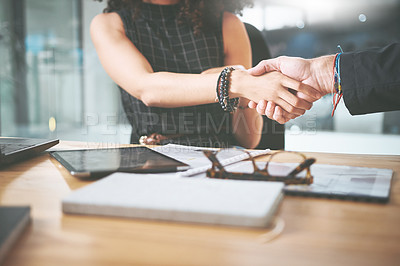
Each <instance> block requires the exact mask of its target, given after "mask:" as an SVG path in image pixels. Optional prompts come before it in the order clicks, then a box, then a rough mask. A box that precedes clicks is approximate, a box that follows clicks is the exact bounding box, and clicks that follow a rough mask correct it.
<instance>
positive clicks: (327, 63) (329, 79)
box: [311, 55, 335, 95]
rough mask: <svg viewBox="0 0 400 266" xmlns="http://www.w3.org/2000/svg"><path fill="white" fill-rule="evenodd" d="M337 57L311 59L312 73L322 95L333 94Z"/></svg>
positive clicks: (328, 56)
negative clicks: (334, 69)
mask: <svg viewBox="0 0 400 266" xmlns="http://www.w3.org/2000/svg"><path fill="white" fill-rule="evenodd" d="M334 64H335V55H327V56H321V57H318V58H315V59H311V73H314V78H315V81H316V82H317V84H318V89H319V91H320V92H321V94H322V95H326V94H329V93H333V78H334V77H333V67H334Z"/></svg>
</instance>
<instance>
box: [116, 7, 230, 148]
mask: <svg viewBox="0 0 400 266" xmlns="http://www.w3.org/2000/svg"><path fill="white" fill-rule="evenodd" d="M117 13H118V14H119V16H120V17H121V19H122V21H123V23H124V28H125V33H126V35H127V37H128V38H129V39H130V40H131V41H132V43H133V44H134V45H135V46H136V48H137V49H138V50H139V51H140V52H141V53H142V54H143V55H144V57H145V58H146V59H147V60H148V61H149V63H150V65H151V66H152V68H153V70H154V72H159V71H167V72H175V73H191V74H199V73H201V72H202V71H204V70H207V69H210V68H213V67H220V66H223V65H224V45H223V37H222V18H221V19H219V20H218V23H217V24H216V25H215V27H213V29H211V30H207V31H204V32H201V33H200V34H197V35H195V34H194V32H193V27H192V26H191V23H180V22H179V19H178V13H179V4H178V5H154V4H147V3H143V4H142V6H141V9H140V12H139V14H138V15H137V16H136V17H135V18H134V19H133V11H132V10H121V11H118V12H117ZM187 85H188V86H190V85H191V84H187ZM191 97H196V95H191ZM121 98H122V104H123V107H124V110H125V113H126V115H127V118H128V120H129V122H130V123H131V125H132V135H131V143H138V140H139V138H140V136H142V135H147V136H148V135H150V134H152V133H159V134H162V135H171V136H172V137H171V138H170V139H168V140H165V141H163V142H162V144H165V143H176V144H184V145H195V146H208V147H227V146H231V145H235V142H234V138H233V136H232V133H231V127H232V126H231V116H230V114H229V113H226V112H223V111H222V109H221V106H220V105H219V104H218V103H212V104H205V105H197V106H188V107H179V108H159V107H148V106H146V105H145V104H144V103H143V102H142V101H140V100H139V99H137V98H135V97H133V96H131V95H130V94H128V93H127V92H126V91H125V90H123V89H122V88H121Z"/></svg>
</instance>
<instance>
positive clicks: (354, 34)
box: [0, 0, 400, 154]
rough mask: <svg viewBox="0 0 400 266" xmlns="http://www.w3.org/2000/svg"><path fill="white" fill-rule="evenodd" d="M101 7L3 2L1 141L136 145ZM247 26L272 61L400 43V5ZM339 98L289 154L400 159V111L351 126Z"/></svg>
mask: <svg viewBox="0 0 400 266" xmlns="http://www.w3.org/2000/svg"><path fill="white" fill-rule="evenodd" d="M104 6H105V3H99V2H95V1H93V0H1V1H0V59H1V60H0V62H1V64H0V136H20V137H39V138H49V137H57V138H60V139H63V140H80V141H90V142H98V143H100V144H101V145H107V144H112V143H128V142H129V137H130V125H129V123H128V122H127V120H126V119H125V115H124V112H123V110H122V108H121V103H120V99H119V97H120V96H119V91H118V89H117V88H116V85H115V84H114V83H113V82H112V80H110V78H109V77H108V76H107V74H106V73H105V71H104V70H103V68H102V66H101V65H100V62H99V60H98V58H97V55H96V52H95V50H94V47H93V44H92V43H91V40H90V34H89V25H90V21H91V19H92V18H93V17H94V16H95V15H96V14H98V13H100V12H102V9H103V8H104ZM241 19H242V20H243V21H245V22H248V23H251V24H253V25H254V26H256V27H257V28H258V29H259V30H260V31H261V32H262V34H263V36H264V37H265V40H266V42H267V44H268V46H269V48H270V51H271V54H272V56H273V57H276V56H279V55H290V56H301V57H305V58H312V57H316V56H320V55H324V54H332V53H336V52H338V48H337V45H338V44H340V45H341V47H342V48H343V50H344V51H354V50H359V49H364V48H368V47H376V46H384V45H386V44H389V43H391V42H394V41H400V0H380V1H374V0H352V1H346V0H258V1H257V0H256V1H255V5H254V7H253V8H249V9H246V10H245V11H244V14H243V17H241ZM331 101H332V96H326V97H324V98H323V99H322V100H320V101H319V102H317V103H315V104H314V107H313V108H312V109H311V110H310V111H308V112H307V113H306V115H305V116H303V117H300V118H298V119H295V120H293V121H291V122H289V123H287V124H286V131H285V147H286V149H288V150H303V151H327V152H350V153H376V154H400V112H388V113H378V114H370V115H363V116H355V117H352V116H351V115H350V114H349V113H348V111H347V109H346V108H345V107H344V105H343V102H342V103H341V105H340V106H339V108H338V110H337V111H336V114H335V116H334V117H333V118H331V116H330V113H331V110H332V104H331Z"/></svg>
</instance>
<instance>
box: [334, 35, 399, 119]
mask: <svg viewBox="0 0 400 266" xmlns="http://www.w3.org/2000/svg"><path fill="white" fill-rule="evenodd" d="M340 77H341V80H342V82H341V83H342V89H343V99H344V102H345V105H346V107H347V109H348V110H349V111H350V113H351V114H352V115H358V114H367V113H375V112H385V111H394V110H400V43H394V44H391V45H388V46H386V47H384V48H382V49H371V50H367V51H362V52H356V53H343V54H342V55H341V57H340Z"/></svg>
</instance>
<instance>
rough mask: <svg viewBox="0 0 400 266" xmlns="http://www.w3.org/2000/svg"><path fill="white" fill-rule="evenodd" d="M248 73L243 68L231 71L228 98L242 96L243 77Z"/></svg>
mask: <svg viewBox="0 0 400 266" xmlns="http://www.w3.org/2000/svg"><path fill="white" fill-rule="evenodd" d="M249 75H250V74H248V73H247V71H245V70H240V69H236V70H234V71H232V73H231V83H230V88H229V97H230V98H237V97H244V93H245V89H244V88H245V85H244V82H243V81H244V79H245V78H246V76H249Z"/></svg>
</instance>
